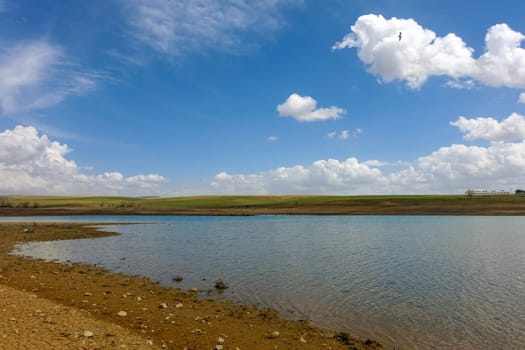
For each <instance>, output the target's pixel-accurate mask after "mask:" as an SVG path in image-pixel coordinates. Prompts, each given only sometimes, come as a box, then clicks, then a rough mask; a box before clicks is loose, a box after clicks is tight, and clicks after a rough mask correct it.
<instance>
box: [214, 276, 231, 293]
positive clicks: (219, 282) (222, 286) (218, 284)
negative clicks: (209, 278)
mask: <svg viewBox="0 0 525 350" xmlns="http://www.w3.org/2000/svg"><path fill="white" fill-rule="evenodd" d="M226 288H228V286H227V285H226V283H225V282H224V281H223V280H222V278H219V279H218V280H216V281H215V289H219V290H224V289H226Z"/></svg>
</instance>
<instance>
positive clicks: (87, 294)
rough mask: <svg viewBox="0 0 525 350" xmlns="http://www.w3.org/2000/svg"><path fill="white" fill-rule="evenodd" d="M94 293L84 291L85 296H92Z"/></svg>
mask: <svg viewBox="0 0 525 350" xmlns="http://www.w3.org/2000/svg"><path fill="white" fill-rule="evenodd" d="M92 295H93V294H91V293H90V292H85V293H84V296H85V297H90V296H92Z"/></svg>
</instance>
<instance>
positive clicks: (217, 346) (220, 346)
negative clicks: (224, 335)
mask: <svg viewBox="0 0 525 350" xmlns="http://www.w3.org/2000/svg"><path fill="white" fill-rule="evenodd" d="M222 349H223V346H222V345H221V344H217V345H215V350H222Z"/></svg>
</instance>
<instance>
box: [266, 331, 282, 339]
mask: <svg viewBox="0 0 525 350" xmlns="http://www.w3.org/2000/svg"><path fill="white" fill-rule="evenodd" d="M280 335H281V334H279V332H277V331H274V332H272V334H270V335H269V336H268V338H270V339H277V338H279V336H280Z"/></svg>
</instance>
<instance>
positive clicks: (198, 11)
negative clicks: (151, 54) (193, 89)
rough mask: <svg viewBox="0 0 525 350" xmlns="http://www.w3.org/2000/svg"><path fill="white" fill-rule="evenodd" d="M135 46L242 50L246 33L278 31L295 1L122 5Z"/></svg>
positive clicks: (171, 50) (147, 0) (167, 50)
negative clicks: (282, 14) (287, 9)
mask: <svg viewBox="0 0 525 350" xmlns="http://www.w3.org/2000/svg"><path fill="white" fill-rule="evenodd" d="M122 3H123V5H124V9H125V11H126V12H127V18H128V21H129V24H130V26H131V35H132V37H133V38H134V39H135V40H136V41H138V42H139V43H141V44H143V45H146V46H150V47H151V48H153V49H154V50H156V51H158V52H161V53H163V54H168V55H179V54H182V53H185V52H188V51H200V50H202V49H210V48H211V49H219V50H229V51H231V50H233V51H242V50H244V49H245V48H246V46H247V45H249V44H247V43H246V41H244V40H243V36H242V34H243V33H245V32H251V33H259V32H263V31H268V30H270V31H271V30H275V29H278V28H279V27H281V26H282V22H283V21H282V19H281V11H282V9H283V8H284V7H285V6H286V5H288V4H293V3H300V1H297V0H261V1H250V0H226V1H213V0H197V1H195V0H178V1H171V0H122Z"/></svg>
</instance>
